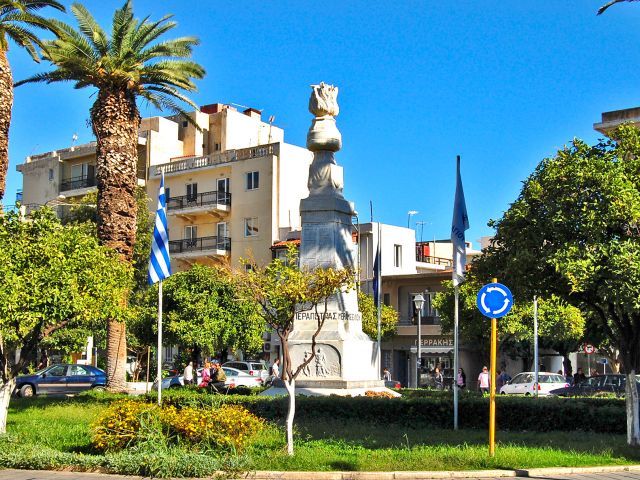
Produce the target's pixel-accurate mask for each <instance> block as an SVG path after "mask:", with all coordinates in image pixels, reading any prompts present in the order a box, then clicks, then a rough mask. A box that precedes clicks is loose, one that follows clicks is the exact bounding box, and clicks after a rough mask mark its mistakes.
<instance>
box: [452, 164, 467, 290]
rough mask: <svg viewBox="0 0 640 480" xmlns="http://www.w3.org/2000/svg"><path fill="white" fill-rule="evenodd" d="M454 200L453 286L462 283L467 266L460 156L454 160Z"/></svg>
mask: <svg viewBox="0 0 640 480" xmlns="http://www.w3.org/2000/svg"><path fill="white" fill-rule="evenodd" d="M456 163H457V166H456V167H457V169H456V199H455V202H454V204H453V220H452V221H451V243H452V244H453V285H454V286H456V287H457V286H458V285H459V284H460V283H461V282H462V281H464V270H465V266H466V264H467V250H466V248H467V247H466V244H465V238H464V232H465V230H469V217H468V216H467V205H466V203H465V201H464V190H463V189H462V179H461V178H460V155H458V158H457V160H456Z"/></svg>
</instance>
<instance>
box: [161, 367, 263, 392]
mask: <svg viewBox="0 0 640 480" xmlns="http://www.w3.org/2000/svg"><path fill="white" fill-rule="evenodd" d="M222 370H224V374H225V376H226V377H227V379H226V380H225V382H224V384H225V385H227V386H228V387H229V388H230V389H231V388H236V387H261V386H262V385H263V380H262V378H260V377H254V376H252V375H249V374H248V373H245V372H242V371H240V370H238V369H236V368H231V367H222ZM201 381H202V368H198V369H197V370H196V385H199V384H200V382H201ZM180 387H184V377H183V376H182V375H174V376H173V377H166V378H163V379H162V389H163V390H166V389H168V388H180ZM151 389H152V390H157V389H158V382H157V381H156V382H154V383H153V387H152V388H151Z"/></svg>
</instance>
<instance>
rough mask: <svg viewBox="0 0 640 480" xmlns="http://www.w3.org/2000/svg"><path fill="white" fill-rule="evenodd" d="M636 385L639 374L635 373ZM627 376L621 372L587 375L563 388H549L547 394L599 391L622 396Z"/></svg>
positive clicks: (578, 394) (575, 394)
mask: <svg viewBox="0 0 640 480" xmlns="http://www.w3.org/2000/svg"><path fill="white" fill-rule="evenodd" d="M636 379H637V381H636V387H638V388H640V375H636ZM626 384H627V377H626V376H625V375H621V374H615V373H607V374H605V375H598V376H596V377H589V378H587V379H586V380H585V381H583V382H580V383H579V384H577V385H567V386H566V387H565V388H556V389H555V390H551V391H550V392H549V395H557V396H560V397H589V396H592V395H597V394H599V393H612V394H614V395H618V396H624V393H625V386H626Z"/></svg>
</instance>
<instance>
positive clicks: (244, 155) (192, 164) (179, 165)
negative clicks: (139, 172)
mask: <svg viewBox="0 0 640 480" xmlns="http://www.w3.org/2000/svg"><path fill="white" fill-rule="evenodd" d="M279 154H280V144H279V143H269V144H267V145H259V146H257V147H250V148H240V149H238V150H227V151H225V152H218V153H212V154H210V155H203V156H200V157H187V158H179V159H176V160H174V161H172V162H169V163H163V164H161V165H153V166H151V167H149V178H150V179H151V178H160V176H161V175H162V171H163V170H164V174H165V175H176V174H180V173H184V172H189V171H192V170H198V169H202V168H208V167H215V166H217V165H222V164H225V163H230V162H237V161H239V160H247V159H249V158H258V157H266V156H268V155H279Z"/></svg>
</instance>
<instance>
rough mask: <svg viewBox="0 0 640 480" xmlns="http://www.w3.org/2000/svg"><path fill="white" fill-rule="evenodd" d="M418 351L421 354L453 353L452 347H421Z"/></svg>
mask: <svg viewBox="0 0 640 480" xmlns="http://www.w3.org/2000/svg"><path fill="white" fill-rule="evenodd" d="M420 351H421V352H422V353H441V354H449V353H453V347H422V348H421V349H420Z"/></svg>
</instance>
